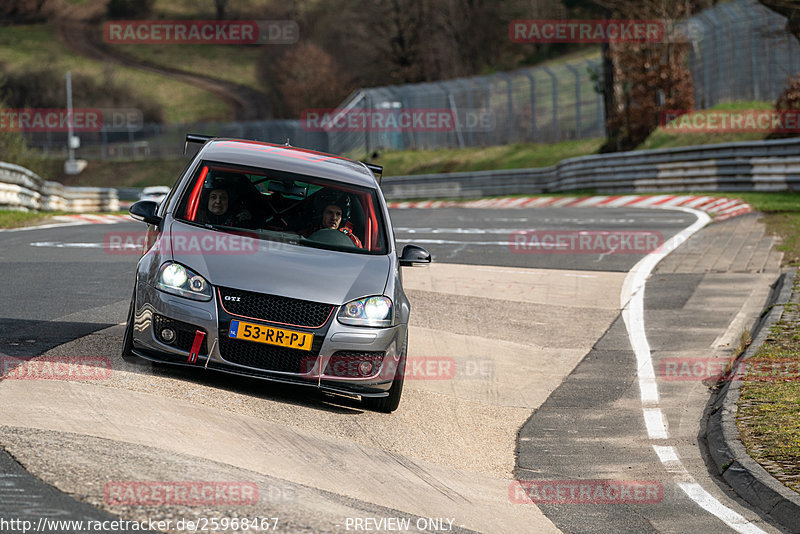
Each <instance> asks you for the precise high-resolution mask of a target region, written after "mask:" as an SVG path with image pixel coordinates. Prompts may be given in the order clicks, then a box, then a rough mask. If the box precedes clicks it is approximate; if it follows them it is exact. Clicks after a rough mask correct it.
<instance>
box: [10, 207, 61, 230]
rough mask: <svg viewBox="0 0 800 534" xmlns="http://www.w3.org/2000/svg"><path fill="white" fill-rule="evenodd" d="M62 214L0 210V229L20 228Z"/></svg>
mask: <svg viewBox="0 0 800 534" xmlns="http://www.w3.org/2000/svg"><path fill="white" fill-rule="evenodd" d="M63 214H64V212H39V211H15V210H0V228H21V227H23V226H31V225H33V224H36V223H38V222H41V221H44V220H45V219H47V218H48V217H50V216H52V215H63Z"/></svg>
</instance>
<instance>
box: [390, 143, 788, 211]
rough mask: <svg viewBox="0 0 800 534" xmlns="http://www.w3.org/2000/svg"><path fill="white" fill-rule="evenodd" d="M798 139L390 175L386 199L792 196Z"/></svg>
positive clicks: (643, 151)
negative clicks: (585, 194)
mask: <svg viewBox="0 0 800 534" xmlns="http://www.w3.org/2000/svg"><path fill="white" fill-rule="evenodd" d="M798 154H800V139H779V140H773V141H748V142H737V143H724V144H717V145H704V146H692V147H682V148H671V149H660V150H642V151H634V152H623V153H617V154H601V155H592V156H582V157H577V158H570V159H566V160H564V161H562V162H560V163H559V164H557V165H554V166H552V167H543V168H537V169H511V170H498V171H480V172H458V173H447V174H424V175H414V176H395V177H386V178H384V179H383V182H382V188H383V192H384V195H385V196H386V198H387V199H389V200H408V199H419V198H428V199H433V198H439V199H441V198H479V197H485V196H495V195H527V194H541V193H555V192H570V191H581V190H592V191H596V192H598V193H648V192H659V191H671V192H678V191H693V192H701V191H796V190H798V189H800V156H798Z"/></svg>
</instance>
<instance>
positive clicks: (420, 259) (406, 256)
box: [400, 245, 431, 267]
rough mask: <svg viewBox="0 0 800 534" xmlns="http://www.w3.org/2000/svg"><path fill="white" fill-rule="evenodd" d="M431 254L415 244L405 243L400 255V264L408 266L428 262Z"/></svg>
mask: <svg viewBox="0 0 800 534" xmlns="http://www.w3.org/2000/svg"><path fill="white" fill-rule="evenodd" d="M430 262H431V254H430V252H428V251H427V250H425V249H424V248H422V247H418V246H417V245H406V246H405V247H403V255H402V256H400V265H401V266H403V267H410V266H412V265H414V264H415V263H430Z"/></svg>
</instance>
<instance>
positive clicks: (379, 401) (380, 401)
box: [361, 334, 408, 413]
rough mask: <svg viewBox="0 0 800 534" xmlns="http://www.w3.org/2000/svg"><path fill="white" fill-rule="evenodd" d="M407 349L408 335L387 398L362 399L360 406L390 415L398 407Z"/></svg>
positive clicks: (401, 392)
mask: <svg viewBox="0 0 800 534" xmlns="http://www.w3.org/2000/svg"><path fill="white" fill-rule="evenodd" d="M407 347H408V334H406V339H405V341H404V343H403V350H402V352H401V353H400V362H399V363H398V364H397V370H396V371H395V374H394V381H393V382H392V387H391V388H389V395H388V396H387V397H362V398H361V406H363V407H364V408H367V409H368V410H373V411H376V412H383V413H392V412H393V411H395V410H396V409H397V407H398V406H400V397H401V396H402V395H403V381H404V380H405V374H406V348H407Z"/></svg>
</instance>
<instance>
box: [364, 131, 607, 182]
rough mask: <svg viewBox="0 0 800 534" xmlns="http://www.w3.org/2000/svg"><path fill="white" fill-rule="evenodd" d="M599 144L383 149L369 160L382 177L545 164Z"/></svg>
mask: <svg viewBox="0 0 800 534" xmlns="http://www.w3.org/2000/svg"><path fill="white" fill-rule="evenodd" d="M602 144H603V140H602V139H587V140H583V141H562V142H561V143H556V144H552V145H547V144H543V143H517V144H513V145H505V146H490V147H482V148H463V149H439V150H403V151H387V152H382V153H379V156H378V157H377V158H374V159H370V160H369V161H370V162H371V163H376V164H378V165H383V167H384V172H385V174H384V176H405V175H408V174H428V173H442V172H464V171H484V170H491V169H518V168H526V167H547V166H550V165H555V164H556V163H558V162H559V161H561V160H563V159H566V158H571V157H574V156H585V155H588V154H593V153H595V152H597V150H598V149H599V148H600V146H601V145H602Z"/></svg>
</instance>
